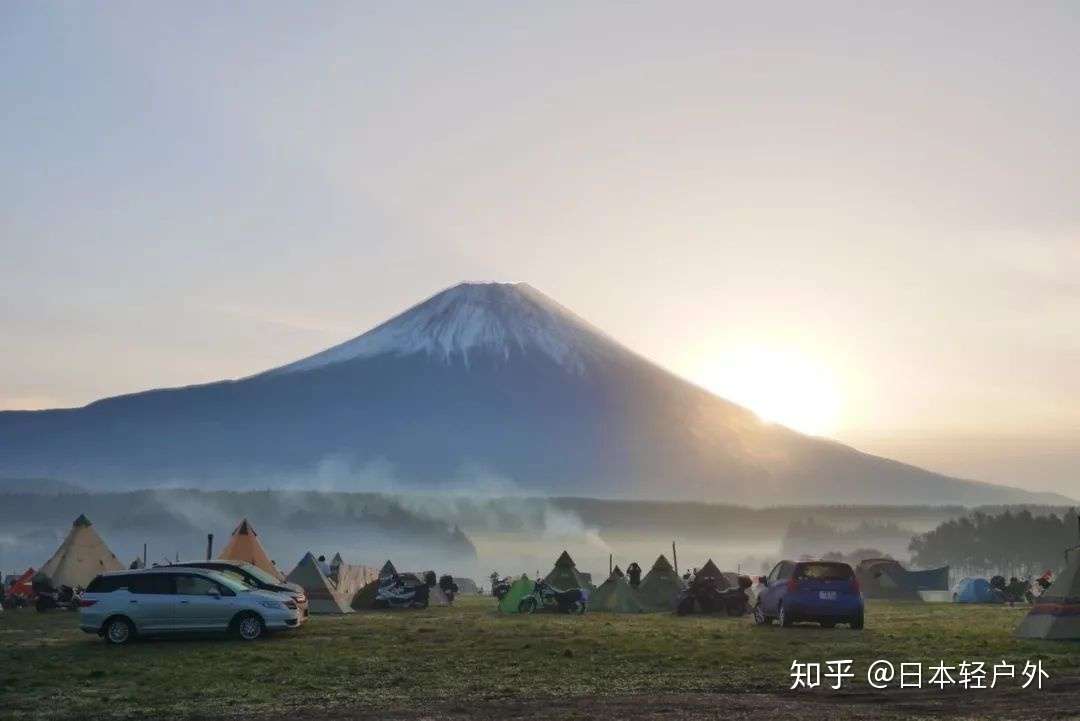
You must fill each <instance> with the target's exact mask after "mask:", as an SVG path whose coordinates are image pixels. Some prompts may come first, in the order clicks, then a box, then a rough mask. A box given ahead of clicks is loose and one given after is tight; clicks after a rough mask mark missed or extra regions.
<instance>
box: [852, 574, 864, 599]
mask: <svg viewBox="0 0 1080 721" xmlns="http://www.w3.org/2000/svg"><path fill="white" fill-rule="evenodd" d="M851 592H852V593H854V594H856V595H858V594H860V593H862V588H861V587H860V586H859V579H857V578H852V579H851Z"/></svg>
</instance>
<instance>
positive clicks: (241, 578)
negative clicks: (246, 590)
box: [208, 568, 255, 588]
mask: <svg viewBox="0 0 1080 721" xmlns="http://www.w3.org/2000/svg"><path fill="white" fill-rule="evenodd" d="M208 570H213V571H214V573H220V574H221V575H222V576H225V577H226V578H231V579H232V580H234V581H236V582H237V583H242V584H244V585H245V586H249V587H251V588H255V584H254V583H253V582H251V581H249V580H248V578H247V576H245V575H244V574H242V573H240V572H239V571H234V570H232V569H231V568H230V569H225V568H214V569H208Z"/></svg>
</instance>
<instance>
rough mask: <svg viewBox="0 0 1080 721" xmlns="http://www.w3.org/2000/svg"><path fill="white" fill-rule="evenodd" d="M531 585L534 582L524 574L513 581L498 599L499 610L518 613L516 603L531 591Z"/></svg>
mask: <svg viewBox="0 0 1080 721" xmlns="http://www.w3.org/2000/svg"><path fill="white" fill-rule="evenodd" d="M533 585H535V584H534V583H533V582H532V581H531V580H529V577H528V576H525V575H523V576H522V577H521V578H519V579H518V580H516V581H514V582H513V584H511V585H510V590H509V591H507V592H506V595H505V596H503V597H502V599H501V600H500V601H499V610H500V611H502V612H503V613H518V612H519V611H518V604H520V603H521V599H523V598H525V597H526V596H528V595H529V594H530V593H532V590H533Z"/></svg>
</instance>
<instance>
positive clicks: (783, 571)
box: [778, 561, 795, 581]
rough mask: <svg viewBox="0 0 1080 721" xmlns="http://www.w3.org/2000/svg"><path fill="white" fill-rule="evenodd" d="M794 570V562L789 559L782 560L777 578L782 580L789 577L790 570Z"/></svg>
mask: <svg viewBox="0 0 1080 721" xmlns="http://www.w3.org/2000/svg"><path fill="white" fill-rule="evenodd" d="M794 570H795V564H793V563H791V561H784V562H783V563H781V564H780V577H779V579H778V580H781V581H784V580H786V579H789V578H791V572H792V571H794Z"/></svg>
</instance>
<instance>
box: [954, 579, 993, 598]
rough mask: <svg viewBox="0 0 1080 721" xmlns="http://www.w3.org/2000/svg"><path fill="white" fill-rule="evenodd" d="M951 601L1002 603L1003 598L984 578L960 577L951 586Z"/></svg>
mask: <svg viewBox="0 0 1080 721" xmlns="http://www.w3.org/2000/svg"><path fill="white" fill-rule="evenodd" d="M952 597H953V601H955V602H956V603H1002V602H1003V601H1004V599H1003V598H1002V597H1001V594H1000V593H998V592H997V591H995V590H994V589H993V588H992V587H991V586H990V582H989V581H987V580H986V579H985V578H961V579H960V582H959V583H957V584H956V585H955V586H953V591H952Z"/></svg>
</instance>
